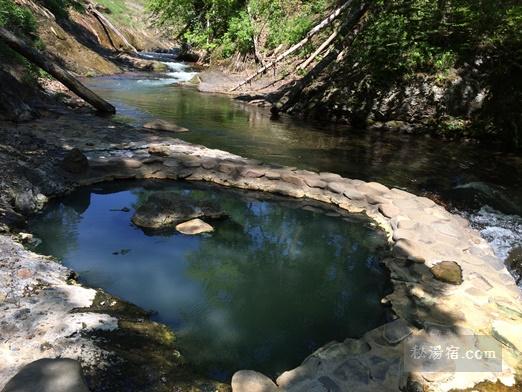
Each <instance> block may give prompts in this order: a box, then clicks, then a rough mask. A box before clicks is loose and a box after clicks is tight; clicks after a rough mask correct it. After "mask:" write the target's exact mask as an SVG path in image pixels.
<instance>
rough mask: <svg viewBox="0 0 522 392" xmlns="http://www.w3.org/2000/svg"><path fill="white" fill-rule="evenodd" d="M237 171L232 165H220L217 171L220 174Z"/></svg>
mask: <svg viewBox="0 0 522 392" xmlns="http://www.w3.org/2000/svg"><path fill="white" fill-rule="evenodd" d="M236 169H237V166H236V165H234V164H232V163H220V164H219V166H218V170H219V171H220V172H221V173H225V174H232V173H233V172H234V171H235V170H236Z"/></svg>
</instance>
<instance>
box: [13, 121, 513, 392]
mask: <svg viewBox="0 0 522 392" xmlns="http://www.w3.org/2000/svg"><path fill="white" fill-rule="evenodd" d="M134 136H137V137H136V138H135V139H133V136H132V135H130V136H129V135H127V136H126V139H125V142H123V143H122V140H121V138H122V137H121V135H117V138H118V140H117V142H116V143H119V144H117V145H119V146H120V147H119V148H115V147H114V146H108V148H107V149H103V148H102V147H101V146H100V147H98V149H96V150H91V151H86V153H87V155H88V157H89V163H90V168H89V170H88V171H87V172H85V173H81V174H76V175H71V178H73V179H74V181H75V182H76V183H77V184H80V185H90V184H94V183H97V182H102V181H110V180H113V179H115V178H121V179H124V178H127V179H130V178H158V179H173V180H176V179H187V180H200V181H201V180H202V181H208V182H214V183H218V184H222V185H227V186H232V187H239V188H245V189H252V190H263V191H268V192H274V193H279V194H283V195H286V196H291V197H296V198H303V197H308V198H311V199H315V200H319V201H324V202H327V203H332V204H335V205H338V206H339V207H341V208H342V209H345V210H347V211H351V212H362V211H364V212H365V213H366V214H367V215H368V216H369V217H370V218H372V219H374V220H375V221H376V222H377V223H378V224H379V225H380V226H381V227H382V228H383V229H384V230H385V231H386V232H387V233H388V236H389V237H388V240H389V242H390V244H391V245H392V247H393V252H394V257H393V258H390V259H387V260H386V261H385V262H386V266H387V267H388V269H390V271H391V276H392V283H393V286H394V291H393V293H392V294H390V295H389V296H387V298H386V299H387V300H388V301H389V302H390V303H391V305H392V308H393V310H394V311H395V313H396V314H397V315H398V316H399V319H398V320H396V321H394V322H392V323H388V324H385V325H384V326H383V327H380V328H377V329H375V330H373V331H370V332H368V333H367V334H366V335H365V336H364V337H363V338H362V339H359V340H357V341H352V340H349V341H346V342H343V343H336V344H334V345H331V346H328V347H325V348H323V349H320V350H318V352H316V353H315V354H313V355H312V356H311V357H309V358H308V359H307V360H306V361H305V363H303V365H301V366H300V367H298V368H296V369H294V370H292V371H289V372H286V373H283V374H282V375H281V376H280V377H279V378H278V379H277V380H276V382H277V386H278V388H280V389H281V390H286V391H298V390H303V389H304V390H307V389H313V388H330V389H332V388H335V387H337V388H338V389H340V390H343V389H346V388H350V389H352V388H355V389H356V390H376V389H379V390H396V389H397V388H396V387H397V386H405V385H406V384H408V385H409V386H415V387H421V386H425V387H429V388H432V389H435V390H449V389H452V388H468V387H473V386H474V385H476V384H478V383H479V382H482V381H492V382H495V381H500V382H502V383H503V384H505V385H513V384H514V383H515V376H517V375H518V376H520V374H521V370H520V369H519V368H517V366H518V362H517V358H518V354H517V353H518V352H520V350H521V343H520V336H521V335H520V334H518V335H517V334H516V328H518V327H517V326H520V325H522V311H521V309H520V304H519V303H518V302H519V301H520V292H519V289H518V288H517V286H516V285H515V283H514V280H513V278H512V277H511V275H510V274H509V272H508V271H507V270H506V268H505V266H504V265H503V264H502V263H501V262H500V260H498V259H497V258H496V257H495V256H494V255H493V252H492V250H491V247H490V246H489V245H488V244H487V242H486V241H484V240H483V239H482V238H481V237H480V235H479V233H477V232H476V231H475V230H473V229H471V228H469V226H468V223H467V221H466V220H465V219H463V218H460V217H458V216H455V215H452V214H451V213H449V212H448V211H446V210H445V209H444V208H442V207H440V206H438V205H436V204H435V203H433V202H432V201H431V200H429V199H426V198H422V197H417V196H415V195H413V194H410V193H408V192H404V191H402V190H398V189H389V188H387V187H385V186H383V185H380V184H377V183H366V182H363V181H359V180H348V179H343V178H342V177H340V176H337V175H335V174H331V173H313V172H308V171H302V170H296V169H293V168H285V167H276V166H272V165H263V164H260V163H259V162H256V161H252V160H247V159H244V158H241V157H238V156H235V155H232V154H228V153H226V152H223V151H218V150H210V149H206V148H204V147H201V146H194V145H191V144H189V143H184V142H181V141H179V140H176V139H173V138H169V137H157V138H155V143H152V142H151V143H143V142H140V141H139V140H140V138H141V136H142V134H141V133H140V132H138V131H137V132H136V134H135V135H134ZM96 137H99V135H98V134H96ZM114 137H116V135H114V136H108V138H109V140H110V139H111V138H114ZM64 138H65V139H67V137H64ZM67 142H68V143H69V145H70V146H78V147H80V148H81V147H82V146H83V143H85V138H83V139H82V140H81V141H78V139H75V137H74V136H72V137H71V138H69V139H67ZM62 143H63V141H60V144H62ZM84 151H85V150H84ZM122 151H123V152H125V155H123V154H122ZM419 237H420V238H419ZM23 257H24V258H25V259H27V260H34V258H35V257H36V256H34V255H31V254H23ZM443 261H453V262H455V264H457V265H458V267H459V270H460V272H458V271H457V272H456V271H455V267H454V265H453V264H452V265H453V267H450V268H449V271H448V272H449V273H450V275H454V274H455V273H457V274H459V273H460V274H461V278H462V283H461V284H449V283H444V282H442V281H440V280H438V279H435V275H434V274H433V273H432V271H431V269H432V268H433V267H434V266H435V265H437V264H439V263H441V262H443ZM35 262H36V261H35ZM56 268H58V267H56ZM439 277H440V275H439ZM54 284H56V283H54ZM439 298H444V301H438V299H439ZM438 328H442V329H449V330H451V333H452V335H453V336H455V337H457V338H459V339H464V338H465V337H466V336H469V335H479V334H482V335H486V336H489V337H492V338H493V339H494V340H495V341H497V342H499V343H502V345H503V346H502V347H504V349H503V356H502V365H503V368H502V369H500V370H499V369H493V368H490V369H487V370H486V371H483V372H471V373H470V372H452V373H450V374H449V375H447V377H441V378H437V377H433V376H432V375H430V374H431V373H430V372H426V371H425V370H423V369H412V370H411V371H408V372H407V373H406V374H405V375H402V374H401V372H400V371H398V370H397V367H398V366H399V365H398V363H400V361H401V359H402V358H403V357H404V352H403V350H404V346H405V343H406V342H408V341H409V340H410V336H415V337H421V338H425V339H426V340H429V339H430V336H431V335H430V334H432V333H433V331H434V330H438ZM243 375H244V373H240V376H241V377H240V379H241V380H240V381H241V383H240V384H239V385H238V384H236V385H235V388H234V390H235V391H245V390H246V389H244V388H246V387H245V385H251V384H249V383H250V382H251V381H253V380H255V379H259V378H258V377H257V376H256V377H248V374H247V377H243ZM261 379H262V380H263V378H262V377H261ZM236 381H237V380H236ZM265 381H266V380H265ZM273 388H274V390H276V389H275V388H276V385H275V384H274V385H273Z"/></svg>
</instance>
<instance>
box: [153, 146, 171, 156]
mask: <svg viewBox="0 0 522 392" xmlns="http://www.w3.org/2000/svg"><path fill="white" fill-rule="evenodd" d="M148 152H149V154H154V155H160V156H169V155H170V154H172V150H171V149H170V148H169V147H168V146H164V145H161V144H151V145H150V146H149V148H148Z"/></svg>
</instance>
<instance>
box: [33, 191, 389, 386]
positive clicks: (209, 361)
mask: <svg viewBox="0 0 522 392" xmlns="http://www.w3.org/2000/svg"><path fill="white" fill-rule="evenodd" d="M166 190H167V191H170V192H175V193H181V194H184V195H187V196H189V197H190V198H191V199H193V200H212V201H213V202H214V203H215V204H217V205H218V206H219V207H220V209H221V210H222V211H223V212H225V213H226V215H227V218H225V219H221V220H217V221H209V223H211V224H212V225H213V226H214V228H215V231H214V232H213V233H210V234H202V235H198V236H186V235H183V234H180V233H177V232H175V231H162V232H150V231H147V232H144V231H143V230H141V229H140V228H138V227H136V226H134V225H133V224H132V223H131V217H132V216H133V213H134V210H135V209H136V208H137V206H139V205H140V204H141V203H146V202H147V198H148V197H149V196H150V195H151V194H152V193H154V192H159V191H166ZM122 209H123V210H122ZM31 227H32V231H33V233H34V234H35V235H36V236H37V237H39V238H40V239H42V243H41V244H40V245H38V247H37V248H36V250H37V251H38V252H40V253H44V254H48V255H53V256H56V257H58V258H59V259H60V260H61V261H62V262H63V263H64V264H65V265H66V266H68V267H70V268H72V269H74V270H75V271H76V272H78V273H79V275H80V279H81V281H82V282H84V283H86V284H87V285H89V286H92V287H101V288H103V289H105V290H106V291H108V292H110V293H111V294H113V295H116V296H119V297H121V298H123V299H125V300H127V301H130V302H133V303H135V304H137V305H139V306H140V307H142V308H144V309H149V310H154V311H155V312H156V313H155V316H154V318H155V319H156V320H157V321H159V322H162V323H165V324H168V325H169V326H170V327H172V329H173V330H174V332H175V334H176V338H177V345H178V348H179V350H180V351H181V353H182V354H183V355H184V357H185V358H186V359H187V360H188V361H189V362H190V363H191V364H192V365H193V366H194V367H195V369H197V370H199V371H200V372H202V373H206V374H207V375H209V376H210V377H213V378H216V379H218V380H223V381H229V380H230V377H231V375H232V374H233V372H235V371H236V370H239V369H255V370H258V371H261V372H264V373H266V374H267V375H271V376H276V375H278V374H279V373H281V372H282V371H284V370H287V369H290V368H293V367H295V366H297V365H299V364H300V363H301V362H302V360H303V359H304V358H305V357H306V356H307V355H309V354H310V353H311V352H312V351H314V350H315V349H317V348H318V347H320V346H321V345H324V344H325V343H327V342H329V341H331V340H343V339H345V338H347V337H360V336H361V335H363V334H364V333H365V332H366V331H368V330H370V329H373V328H375V327H377V326H378V325H381V324H383V323H384V322H385V321H386V314H387V312H386V309H385V308H384V307H383V306H382V305H381V303H380V300H381V298H382V297H383V296H384V295H386V293H387V292H389V290H390V284H389V278H388V275H387V273H386V271H385V270H384V269H383V268H382V267H381V266H380V264H379V260H380V258H381V257H384V254H385V253H386V249H387V243H386V238H385V235H384V233H382V232H381V231H380V230H377V229H376V228H375V227H374V224H373V223H372V222H371V221H370V219H369V218H367V217H365V216H363V215H353V214H352V215H348V214H346V213H343V212H340V211H338V210H336V209H334V208H333V207H328V206H325V205H321V204H318V203H315V202H311V201H301V200H294V199H288V198H278V197H274V196H270V195H266V194H261V193H251V192H244V191H238V190H230V189H225V188H221V187H216V186H207V185H204V184H190V183H184V182H161V181H147V182H117V183H112V184H103V185H98V186H93V187H90V188H82V189H79V190H77V191H76V192H74V193H73V194H71V195H69V196H67V197H65V198H63V199H62V200H60V201H57V202H55V203H53V204H52V205H50V206H49V207H48V208H47V209H46V210H45V211H44V212H43V213H41V214H40V215H38V216H35V217H34V218H33V219H32V222H31Z"/></svg>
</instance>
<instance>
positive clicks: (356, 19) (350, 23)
mask: <svg viewBox="0 0 522 392" xmlns="http://www.w3.org/2000/svg"><path fill="white" fill-rule="evenodd" d="M368 8H369V4H368V3H362V4H360V5H359V6H358V7H357V8H355V9H353V10H351V11H350V14H349V15H348V17H347V18H346V21H345V22H344V23H343V24H342V26H341V27H340V28H339V33H338V34H337V36H340V37H345V36H346V35H348V34H349V32H350V31H351V30H352V29H353V28H355V31H353V34H352V37H351V39H350V41H351V42H353V40H354V39H355V36H356V35H357V34H358V32H359V31H358V30H357V25H358V24H359V23H360V21H361V19H363V16H364V15H365V14H366V12H367V10H368ZM341 41H342V40H341ZM351 42H344V43H343V42H339V41H337V43H336V45H334V48H333V50H332V51H330V52H329V53H328V54H327V55H326V56H325V57H324V58H323V59H322V60H321V61H319V63H317V64H316V65H315V66H314V67H313V68H312V69H311V70H310V71H309V72H308V73H307V74H306V75H305V76H304V77H302V78H301V79H300V80H298V81H297V82H296V83H295V85H294V86H293V87H292V88H291V89H290V91H289V93H287V94H286V98H287V100H286V102H284V103H282V104H281V103H279V104H275V105H274V106H273V107H272V112H274V113H278V112H285V111H287V110H288V109H289V108H290V107H292V106H293V105H294V104H295V102H296V101H297V100H298V98H299V96H300V95H301V93H302V91H303V89H304V87H305V86H306V85H308V84H309V83H310V82H311V81H312V80H313V79H315V78H316V77H317V76H318V75H319V74H320V73H321V72H322V71H323V70H325V69H326V68H327V67H328V66H329V65H330V64H331V63H333V62H334V61H339V60H340V59H341V58H342V57H343V56H344V55H345V54H346V53H347V52H348V50H349V48H350V46H351Z"/></svg>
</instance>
